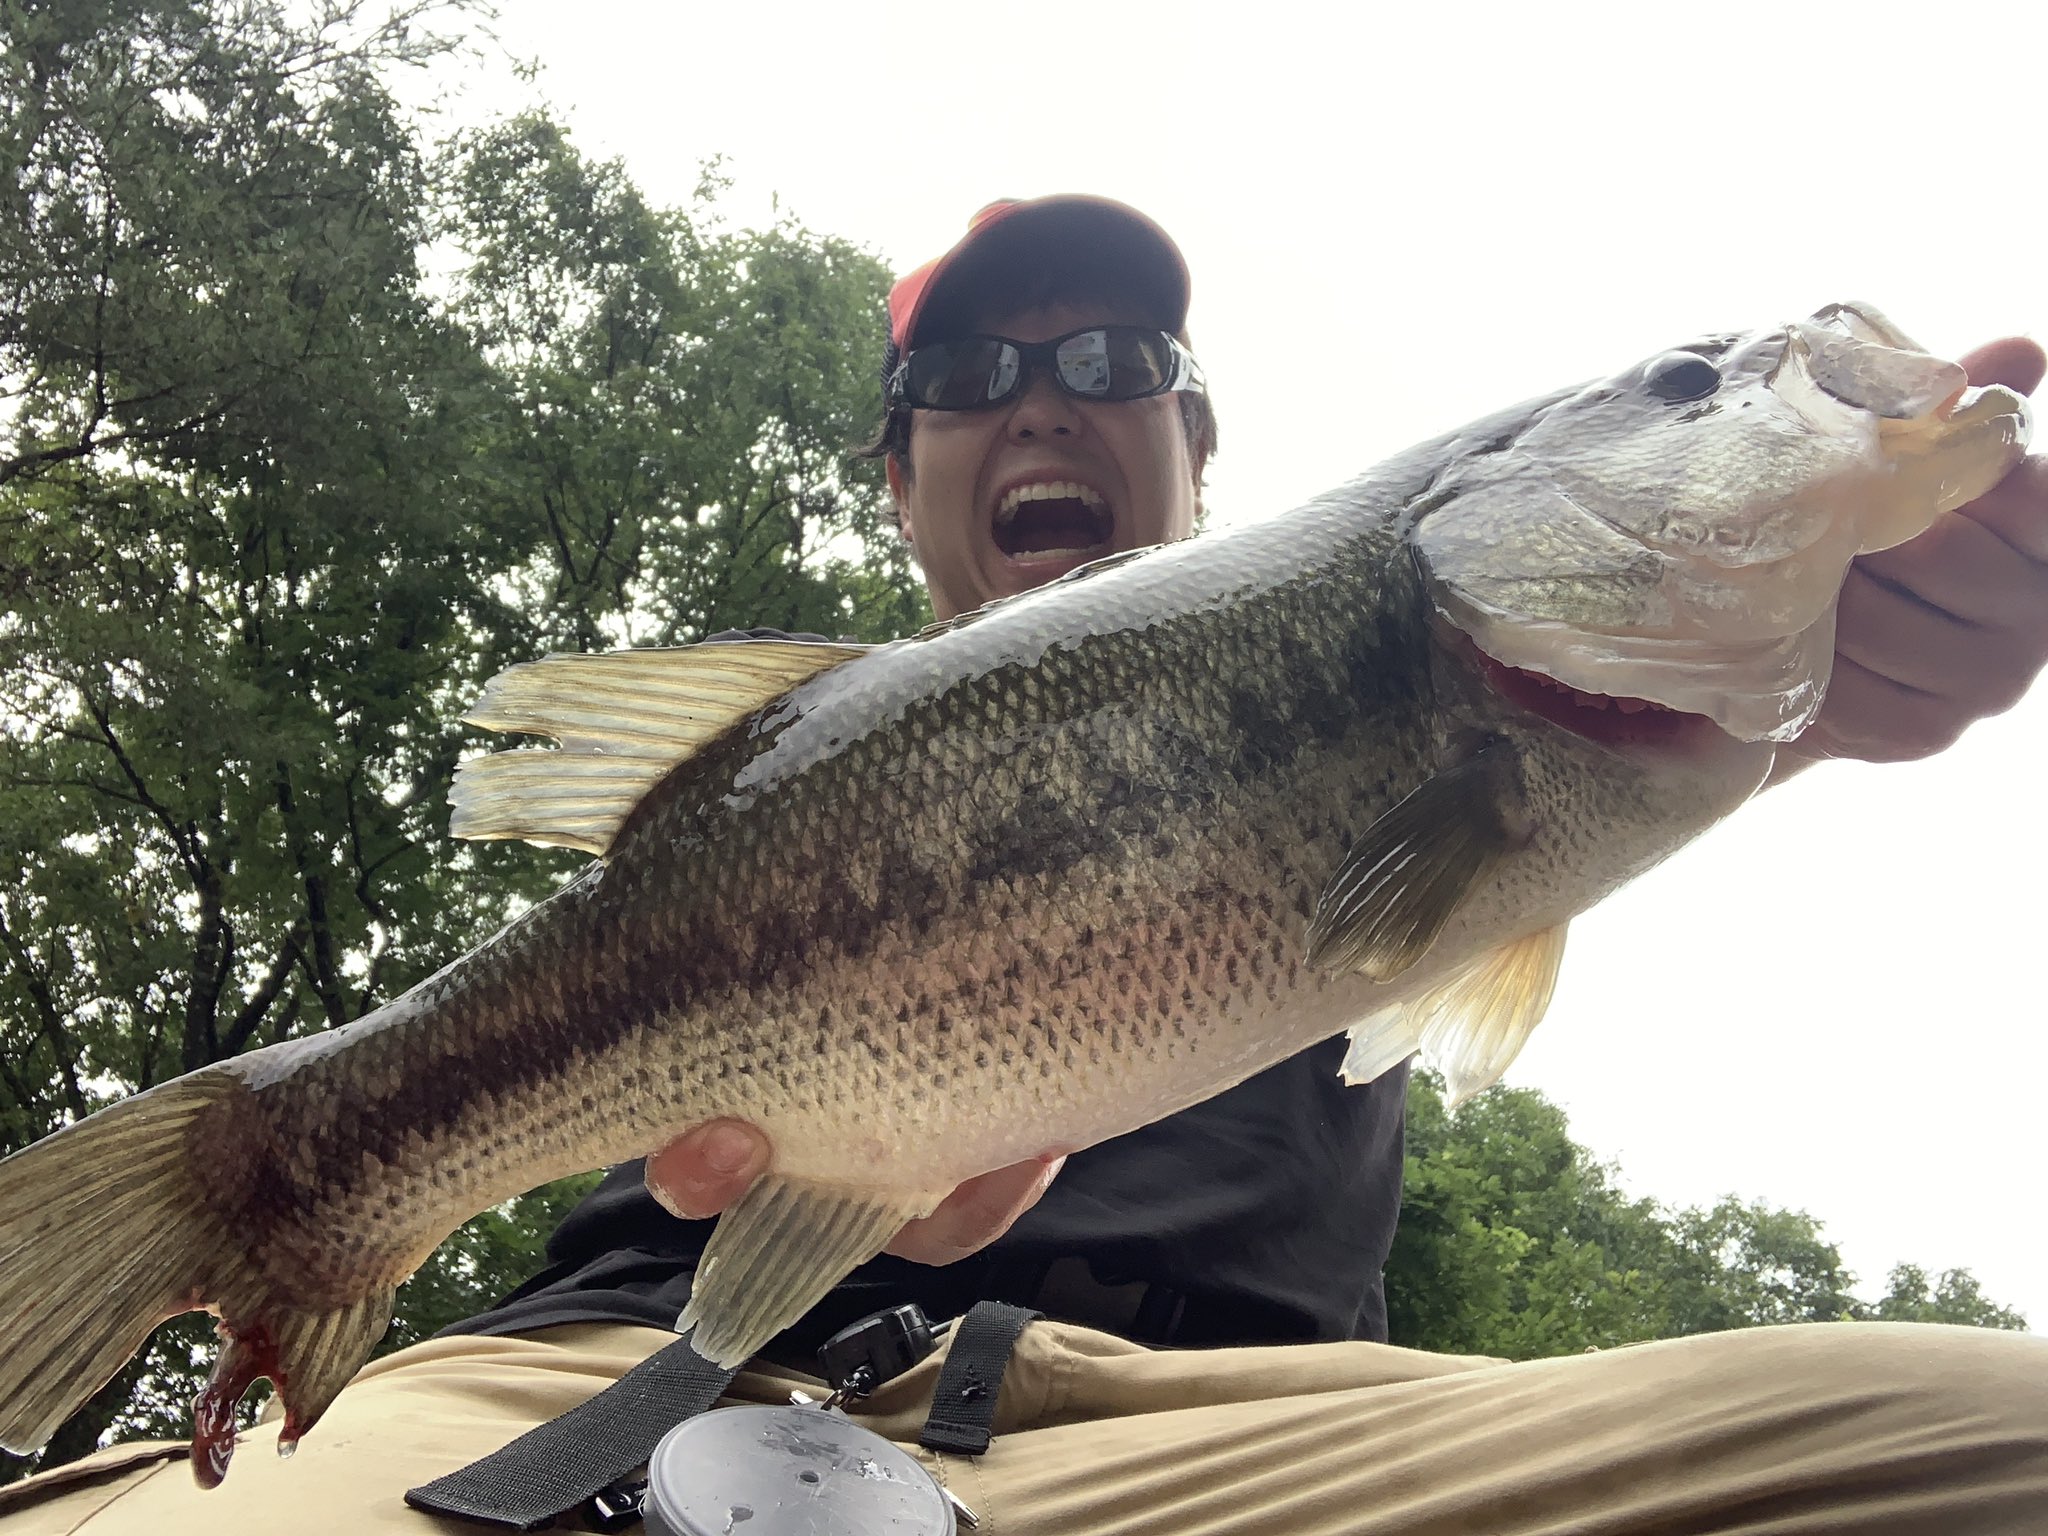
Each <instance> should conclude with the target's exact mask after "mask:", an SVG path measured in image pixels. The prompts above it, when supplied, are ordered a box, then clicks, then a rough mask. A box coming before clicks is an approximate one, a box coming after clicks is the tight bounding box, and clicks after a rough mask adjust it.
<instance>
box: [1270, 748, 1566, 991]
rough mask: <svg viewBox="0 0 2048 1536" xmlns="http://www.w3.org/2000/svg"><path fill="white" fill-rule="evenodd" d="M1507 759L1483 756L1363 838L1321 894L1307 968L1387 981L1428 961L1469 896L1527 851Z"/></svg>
mask: <svg viewBox="0 0 2048 1536" xmlns="http://www.w3.org/2000/svg"><path fill="white" fill-rule="evenodd" d="M1522 822H1523V817H1522V814H1521V794H1520V788H1519V784H1518V780H1517V773H1516V765H1515V761H1514V754H1513V752H1512V750H1511V749H1510V748H1508V747H1507V746H1506V745H1504V744H1500V743H1495V744H1492V745H1489V746H1487V747H1485V748H1482V749H1481V750H1480V751H1478V752H1476V753H1474V754H1473V755H1472V756H1471V757H1470V758H1468V759H1466V760H1465V761H1464V762H1462V763H1460V764H1459V765H1458V766H1456V767H1455V768H1450V769H1447V770H1445V771H1444V772H1442V773H1439V774H1437V775H1435V776H1434V777H1433V778H1431V779H1429V780H1427V781H1426V782H1424V783H1423V784H1422V785H1421V786H1420V787H1418V788H1417V789H1415V790H1414V791H1413V792H1412V793H1410V794H1409V795H1408V796H1407V797H1406V798H1405V799H1403V800H1402V801H1401V802H1400V803H1399V804H1398V805H1396V806H1395V807H1394V808H1393V809H1392V810H1390V811H1388V812H1387V813H1386V814H1385V815H1384V816H1382V817H1380V819H1379V820H1378V821H1376V822H1374V823H1373V824H1372V825H1371V826H1370V827H1368V828H1366V830H1365V835H1364V836H1362V837H1361V838H1360V839H1359V840H1358V843H1357V845H1356V846H1355V847H1353V848H1352V850H1351V852H1350V854H1349V855H1348V856H1347V857H1346V858H1345V860H1344V862H1343V864H1342V865H1341V866H1340V867H1339V868H1338V870H1337V873H1336V874H1334V875H1333V876H1331V877H1330V882H1329V884H1328V885H1326V886H1325V887H1324V888H1323V892H1322V896H1321V898H1320V900H1318V902H1317V903H1316V912H1315V916H1314V918H1313V919H1312V920H1311V921H1310V923H1309V930H1308V959H1309V963H1310V964H1311V965H1315V966H1320V967H1323V968H1324V969H1327V970H1331V971H1358V972H1361V973H1363V974H1364V975H1367V976H1370V977H1371V978H1373V979H1374V980H1375V981H1391V980H1393V979H1394V978H1395V977H1396V976H1399V975H1400V974H1401V973H1402V972H1403V971H1405V970H1407V969H1408V968H1409V967H1410V966H1412V965H1414V964H1415V962H1416V961H1418V960H1420V959H1421V958H1422V957H1423V955H1425V954H1426V953H1428V951H1429V946H1430V945H1431V944H1433V943H1435V942H1436V938H1437V935H1438V934H1440V933H1442V932H1443V930H1444V925H1445V924H1446V923H1448V922H1449V921H1450V920H1451V916H1452V914H1453V913H1455V912H1456V911H1457V910H1458V907H1459V905H1460V904H1461V903H1462V902H1463V901H1464V899H1465V897H1466V895H1467V893H1468V892H1470V891H1471V889H1472V888H1473V886H1475V885H1476V884H1477V883H1478V882H1479V881H1480V879H1481V878H1482V877H1483V876H1484V875H1485V874H1486V873H1487V871H1488V870H1490V869H1492V868H1493V866H1494V864H1495V863H1496V862H1498V861H1499V859H1500V857H1501V855H1503V854H1504V853H1506V852H1508V851H1509V850H1510V849H1512V848H1514V847H1517V846H1519V845H1520V844H1521V843H1522V842H1524V841H1526V837H1527V834H1526V830H1525V828H1524V826H1523V825H1522Z"/></svg>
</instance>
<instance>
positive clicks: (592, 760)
mask: <svg viewBox="0 0 2048 1536" xmlns="http://www.w3.org/2000/svg"><path fill="white" fill-rule="evenodd" d="M868 650H869V647H867V646H864V645H830V644H820V643H817V642H813V641H800V640H750V641H746V642H743V643H742V642H723V641H720V642H713V643H711V644H708V645H688V646H680V647H675V648H671V649H651V648H650V649H645V650H633V651H612V652H608V653H606V654H602V655H590V656H578V655H562V656H549V657H547V658H546V659H545V660H542V661H529V662H523V663H521V664H520V665H519V666H516V667H509V668H507V669H506V670H505V671H503V672H500V673H499V674H498V675H497V676H496V677H494V678H492V679H491V680H490V682H488V683H487V684H485V685H484V691H483V695H482V697H481V698H479V699H478V700H477V701H476V704H475V705H474V706H473V707H472V708H471V709H470V711H469V712H468V713H467V714H465V715H464V716H463V717H462V718H463V719H464V720H465V721H466V722H468V723H469V724H471V725H480V726H483V727H484V728H485V729H487V730H493V731H524V732H529V733H531V734H533V735H537V736H551V737H553V738H554V739H555V740H556V741H557V742H559V743H560V744H561V747H562V750H561V751H559V752H549V751H545V750H537V749H519V750H513V751H509V752H495V753H492V754H491V755H489V756H487V757H479V758H472V759H470V760H469V761H468V762H465V763H463V764H462V765H461V766H459V767H458V768H457V769H456V771H455V787H454V789H453V790H452V791H451V792H450V795H449V801H450V803H451V805H452V806H453V807H454V815H453V817H452V818H451V819H450V821H449V825H448V830H449V831H450V832H451V833H453V834H454V835H455V836H456V837H465V838H521V839H523V840H525V841H527V842H530V843H545V844H550V845H553V846H557V847H563V848H580V849H582V850H583V851H584V852H585V853H594V854H603V853H604V852H605V850H606V849H608V848H609V847H610V846H611V843H612V839H613V838H614V837H616V836H617V835H618V830H619V828H620V827H621V826H622V825H624V823H625V820H626V817H627V816H628V814H630V813H631V811H632V809H633V807H634V806H636V805H638V804H639V803H640V801H641V799H642V798H643V797H644V796H645V795H646V794H647V792H648V791H649V790H650V789H652V788H654V786H655V785H656V784H658V783H660V782H661V781H662V779H664V778H666V777H667V776H668V774H669V773H670V772H671V771H672V770H673V769H674V768H675V767H676V766H677V765H678V764H680V763H683V762H685V761H687V760H688V759H689V758H690V757H692V756H694V755H695V754H696V753H697V752H698V751H699V750H700V749H701V748H702V747H703V746H704V745H705V744H706V743H707V742H709V741H711V740H713V739H714V738H716V737H718V736H721V735H723V734H724V733H725V732H726V731H728V730H730V729H731V728H732V727H733V726H734V725H736V724H738V723H739V722H740V721H741V720H744V719H745V718H746V717H747V716H748V715H750V714H753V713H754V712H755V711H756V710H758V709H760V708H761V707H762V706H764V705H766V704H769V703H772V702H773V701H774V700H776V699H778V698H780V697H781V696H782V695H783V694H785V693H787V692H789V690H790V689H792V688H794V687H796V686H797V685H798V684H799V683H804V682H808V681H809V680H810V679H811V678H813V677H816V676H817V675H818V674H819V673H821V672H828V671H830V670H831V669H832V668H834V667H836V666H839V665H840V664H841V663H842V662H847V661H851V660H852V659H853V658H854V657H856V656H861V655H865V654H866V653H867V651H868Z"/></svg>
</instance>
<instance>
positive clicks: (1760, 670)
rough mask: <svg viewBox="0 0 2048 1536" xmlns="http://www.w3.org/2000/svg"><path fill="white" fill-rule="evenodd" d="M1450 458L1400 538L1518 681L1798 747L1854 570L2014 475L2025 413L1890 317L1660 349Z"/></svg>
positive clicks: (1820, 317) (1856, 315) (1440, 600)
mask: <svg viewBox="0 0 2048 1536" xmlns="http://www.w3.org/2000/svg"><path fill="white" fill-rule="evenodd" d="M1511 421H1512V425H1511V426H1509V427H1508V428H1506V429H1504V430H1503V431H1502V432H1501V433H1500V434H1499V435H1497V436H1496V437H1494V438H1493V439H1491V440H1489V441H1486V442H1484V443H1482V444H1480V445H1478V446H1477V448H1476V450H1475V451H1470V452H1465V453H1461V454H1459V455H1458V456H1457V457H1455V458H1453V459H1452V460H1451V461H1450V462H1449V463H1448V464H1447V465H1446V467H1445V470H1444V472H1443V473H1442V474H1441V475H1439V476H1438V477H1437V479H1436V481H1435V482H1434V483H1433V484H1432V485H1431V487H1430V488H1429V491H1428V493H1427V494H1426V495H1425V496H1424V497H1423V498H1422V500H1421V501H1420V503H1419V504H1418V506H1417V508H1416V514H1415V520H1414V523H1413V526H1412V530H1411V537H1412V538H1413V541H1414V544H1415V546H1416V549H1417V552H1418V555H1419V557H1420V563H1421V566H1422V569H1423V571H1424V575H1425V579H1426V581H1427V583H1428V586H1429V590H1430V594H1431V597H1432V600H1433V601H1434V602H1435V604H1436V606H1437V608H1438V611H1439V612H1440V614H1441V615H1442V616H1443V618H1444V619H1445V620H1447V621H1448V622H1449V623H1450V624H1451V625H1452V626H1453V627H1454V628H1455V629H1456V630H1458V631H1459V632H1461V633H1462V634H1463V635H1464V636H1466V637H1468V638H1469V639H1470V641H1471V642H1472V643H1473V644H1474V645H1475V646H1476V647H1477V648H1478V650H1479V651H1480V652H1481V653H1482V654H1483V656H1484V657H1485V658H1487V659H1489V660H1490V661H1491V662H1493V663H1495V664H1497V666H1498V667H1500V668H1505V669H1511V670H1512V671H1513V672H1515V673H1517V674H1520V675H1521V678H1522V680H1523V681H1524V682H1526V681H1527V680H1529V679H1531V678H1533V679H1535V680H1537V682H1538V684H1539V685H1542V684H1548V685H1552V686H1553V687H1554V688H1555V689H1556V690H1560V691H1562V692H1564V693H1565V694H1567V695H1576V696H1577V697H1578V698H1579V700H1580V701H1581V702H1586V703H1599V702H1604V701H1614V700H1623V701H1629V702H1630V703H1632V704H1634V705H1636V706H1637V707H1642V706H1654V707H1657V708H1661V709H1664V710H1669V711H1675V712H1679V713H1682V714H1687V715H1697V716H1704V717H1706V718H1707V719H1709V720H1711V721H1713V722H1714V724H1715V725H1716V726H1718V727H1719V728H1720V729H1721V730H1722V731H1724V732H1726V733H1728V734H1729V735H1731V736H1734V737H1736V738H1738V739H1740V740H1743V741H1785V740H1789V739H1791V738H1792V737H1794V736H1796V735H1798V734H1799V732H1800V731H1802V730H1803V729H1805V727H1806V726H1807V725H1808V724H1810V723H1811V722H1812V720H1813V718H1814V716H1815V714H1816V713H1818V711H1819V709H1820V705H1821V700H1822V696H1823V694H1824V693H1825V690H1826V687H1827V680H1828V673H1829V668H1830V665H1831V662H1832V659H1833V655H1834V615H1835V604H1836V600H1837V598H1838V597H1839V595H1840V592H1841V588H1842V583H1843V581H1844V579H1845V578H1846V575H1847V572H1848V567H1849V562H1850V561H1851V560H1853V559H1854V558H1855V557H1856V556H1857V555H1859V554H1862V553H1865V552H1868V551H1872V550H1879V549H1886V548H1889V547H1891V546H1892V545H1895V544H1899V543H1903V542H1904V541H1906V540H1907V539H1910V538H1912V537H1913V536H1914V535H1915V534H1918V533H1920V532H1921V531H1923V530H1924V529H1926V528H1927V527H1929V526H1931V525H1932V524H1933V523H1934V521H1935V520H1936V519H1937V518H1939V517H1940V516H1941V515H1942V514H1943V513H1945V512H1947V511H1949V510H1951V509H1952V508H1954V507H1957V506H1960V505H1962V504H1963V503H1964V502H1967V501H1970V500H1973V499H1974V498H1976V497H1978V496H1980V495H1982V494H1983V493H1984V492H1985V491H1987V490H1989V489H1990V488H1991V487H1992V486H1993V485H1995V484H1997V482H1998V481H1999V480H2000V479H2001V478H2003V477H2004V475H2005V474H2006V472H2007V471H2008V470H2009V469H2010V468H2011V467H2012V466H2013V464H2014V463H2015V462H2016V461H2017V460H2018V458H2019V457H2020V455H2021V453H2022V452H2024V450H2025V445H2026V438H2027V428H2028V417H2027V405H2026V402H2025V401H2024V400H2023V399H2022V398H2021V397H2019V396H2018V395H2016V394H2014V393H2013V392H2012V391H2010V390H2007V389H2004V388H2001V387H1997V386H1992V387H1988V388H1972V387H1970V385H1969V382H1968V379H1967V378H1966V376H1965V375H1964V372H1963V369H1962V367H1961V366H1960V365H1959V364H1956V363H1953V362H1948V361H1945V360H1943V359H1941V358H1938V357H1934V356H1931V355H1929V354H1928V353H1926V352H1924V351H1923V350H1921V349H1920V348H1918V347H1917V346H1915V345H1914V344H1913V343H1912V342H1911V341H1909V340H1908V339H1907V338H1906V337H1905V336H1904V335H1902V334H1901V333H1900V332H1899V331H1898V330H1897V329H1896V328H1895V327H1893V326H1892V325H1891V323H1890V322H1889V321H1887V320H1886V319H1885V318H1884V317H1883V316H1882V315H1880V314H1879V313H1877V311H1875V310H1873V309H1871V308H1869V307H1867V306H1863V305H1848V304H1838V305H1831V306H1829V307H1828V308H1826V309H1823V310H1821V311H1819V312H1818V313H1817V314H1815V315H1813V316H1811V317H1810V318H1808V319H1805V320H1800V321H1795V322H1792V323H1790V324H1787V325H1782V326H1778V327H1775V328H1772V329H1769V330H1763V331H1755V332H1749V333H1743V334H1730V335H1721V336H1713V337H1708V338H1705V339H1702V340H1698V341H1694V342H1690V343H1687V344H1686V345H1685V346H1682V347H1678V348H1674V349H1672V350H1669V351H1666V352H1660V353H1658V354H1656V355H1655V356H1653V357H1650V358H1648V359H1646V360H1644V361H1643V362H1640V363H1638V364H1636V365H1635V366H1634V367H1632V368H1629V369H1627V370H1625V371H1624V372H1622V373H1619V374H1617V375H1615V376H1614V377H1613V378H1609V379H1603V380H1599V381H1597V382H1595V383H1591V384H1588V385H1586V386H1584V387H1583V388H1580V389H1578V390H1576V391H1572V392H1568V393H1566V394H1563V395H1561V396H1557V397H1554V398H1552V399H1550V400H1547V401H1543V402H1539V403H1538V404H1537V405H1535V406H1533V407H1532V408H1531V409H1530V410H1529V411H1528V412H1527V413H1526V414H1525V415H1523V416H1521V417H1519V418H1511Z"/></svg>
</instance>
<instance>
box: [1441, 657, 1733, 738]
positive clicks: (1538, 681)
mask: <svg viewBox="0 0 2048 1536" xmlns="http://www.w3.org/2000/svg"><path fill="white" fill-rule="evenodd" d="M1479 664H1480V668H1481V670H1482V671H1483V672H1484V673H1485V674H1486V680H1487V681H1488V682H1489V683H1491V684H1492V685H1493V686H1494V689H1495V690H1496V691H1497V692H1498V693H1499V694H1500V695H1501V697H1503V698H1505V699H1506V700H1507V701H1508V702H1509V703H1510V704H1513V705H1515V706H1516V707H1517V708H1519V709H1526V710H1527V711H1529V713H1530V714H1532V715H1541V716H1542V717H1543V718H1544V719H1545V720H1548V721H1549V722H1550V723H1551V724H1553V725H1561V726H1563V727H1564V728H1565V729H1566V730H1568V731H1571V732H1573V733H1574V734H1575V735H1579V736H1584V737H1586V738H1587V739H1588V740H1590V741H1597V742H1601V743H1603V744H1605V745H1609V746H1626V745H1643V744H1647V743H1652V742H1667V741H1671V740H1673V739H1675V738H1676V737H1678V736H1679V735H1681V734H1683V733H1686V732H1689V731H1693V730H1697V729H1699V728H1700V727H1701V726H1706V727H1707V728H1709V729H1712V728H1713V722H1712V721H1710V720H1708V719H1707V718H1706V717H1705V716H1704V715H1693V714H1687V713H1686V712H1685V711H1683V710H1677V709H1672V708H1670V707H1668V706H1667V705H1663V704H1658V703H1654V702H1652V701H1651V700H1649V699H1630V698H1619V697H1615V696H1613V695H1610V694H1604V693H1584V692H1581V691H1580V690H1579V689H1577V688H1574V687H1572V686H1570V685H1569V684H1567V683H1561V682H1559V681H1558V680H1557V679H1556V678H1554V677H1545V676H1544V675H1543V674H1542V673H1541V672H1530V671H1526V670H1524V669H1523V668H1521V667H1510V666H1508V665H1506V664H1505V663H1503V662H1498V661H1495V660H1494V659H1493V658H1492V657H1491V656H1488V655H1487V654H1486V653H1485V652H1483V651H1482V652H1480V653H1479Z"/></svg>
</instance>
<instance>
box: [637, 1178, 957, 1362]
mask: <svg viewBox="0 0 2048 1536" xmlns="http://www.w3.org/2000/svg"><path fill="white" fill-rule="evenodd" d="M944 1198H945V1192H944V1191H943V1190H941V1191H901V1190H877V1189H863V1188H856V1187H854V1186H851V1185H846V1184H827V1183H823V1182H821V1181H818V1180H812V1179H797V1178H785V1177H783V1176H781V1175H779V1174H773V1173H770V1174H764V1175H763V1176H762V1177H761V1178H759V1179H757V1180H755V1182H754V1184H753V1186H752V1187H751V1188H750V1189H748V1191H747V1192H746V1194H744V1195H742V1196H741V1197H740V1198H739V1200H738V1201H736V1202H735V1203H734V1204H732V1205H731V1206H728V1207H727V1208H726V1211H725V1214H724V1215H722V1216H721V1217H719V1219H718V1228H717V1230H716V1231H714V1232H713V1233H712V1234H711V1241H710V1242H709V1243H707V1244H706V1245H705V1248H704V1256H703V1258H702V1259H700V1260H698V1263H697V1275H696V1278H695V1280H694V1281H693V1282H692V1285H691V1290H690V1302H689V1305H688V1306H687V1307H686V1308H684V1310H683V1315H682V1319H681V1321H680V1322H678V1323H677V1325H676V1326H677V1328H678V1329H679V1330H682V1331H688V1330H692V1329H694V1330H695V1331H694V1332H691V1333H690V1343H691V1344H692V1345H693V1346H694V1347H695V1348H696V1351H697V1353H698V1354H700V1355H702V1356H704V1358H705V1359H707V1360H709V1361H711V1362H712V1363H713V1364H714V1365H719V1366H738V1365H742V1364H744V1363H745V1362H746V1361H747V1360H748V1359H749V1358H750V1357H752V1356H753V1355H754V1354H755V1353H756V1352H757V1351H759V1350H760V1349H761V1347H762V1346H763V1345H765V1344H766V1343H767V1342H768V1341H769V1340H770V1339H772V1338H774V1337H775V1335H776V1334H778V1333H780V1332H781V1331H782V1330H783V1329H784V1328H787V1327H788V1326H789V1325H790V1324H791V1323H794V1322H795V1321H796V1320H797V1319H798V1318H800V1317H802V1316H803V1315H804V1313H806V1312H808V1311H809V1310H810V1309H811V1308H812V1307H813V1306H815V1305H817V1303H818V1302H819V1301H820V1300H821V1299H822V1298H823V1297H824V1295H825V1293H826V1292H827V1291H829V1290H831V1289H832V1287H833V1286H835V1285H837V1284H838V1283H839V1282H840V1281H841V1280H842V1279H844V1278H845V1277H846V1275H847V1273H848V1271H850V1270H852V1269H853V1268H854V1267H855V1266H856V1265H859V1264H864V1263H866V1262H867V1261H868V1260H869V1259H871V1258H873V1257H874V1256H875V1255H876V1254H878V1253H880V1252H881V1251H882V1249H883V1248H884V1247H886V1246H887V1245H888V1242H889V1240H890V1239H891V1238H893V1237H894V1236H895V1235H896V1233H897V1232H898V1231H899V1230H900V1229H901V1228H902V1226H903V1224H904V1223H905V1222H906V1221H910V1220H913V1219H914V1218H916V1217H919V1216H925V1215H929V1214H930V1213H931V1211H932V1210H933V1209H934V1208H935V1207H936V1206H937V1205H938V1203H939V1201H941V1200H942V1199H944Z"/></svg>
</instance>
